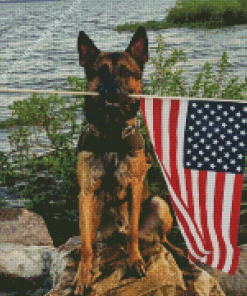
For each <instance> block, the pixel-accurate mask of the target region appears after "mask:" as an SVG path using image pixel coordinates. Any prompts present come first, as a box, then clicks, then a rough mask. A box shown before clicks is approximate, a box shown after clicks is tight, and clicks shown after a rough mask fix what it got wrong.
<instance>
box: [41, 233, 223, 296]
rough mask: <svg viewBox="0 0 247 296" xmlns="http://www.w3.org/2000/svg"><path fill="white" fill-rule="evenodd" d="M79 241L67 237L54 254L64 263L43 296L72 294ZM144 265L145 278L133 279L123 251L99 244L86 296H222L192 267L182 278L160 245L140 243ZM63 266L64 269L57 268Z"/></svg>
mask: <svg viewBox="0 0 247 296" xmlns="http://www.w3.org/2000/svg"><path fill="white" fill-rule="evenodd" d="M79 247H80V238H79V237H74V238H71V239H70V240H69V241H68V242H67V243H65V244H64V245H63V246H61V247H60V248H59V249H58V251H59V252H61V253H62V254H64V255H65V256H64V257H60V258H61V260H62V261H64V263H63V264H62V265H61V264H60V267H59V268H58V269H57V272H56V274H57V276H56V277H54V281H53V283H54V288H53V289H52V290H51V291H50V292H48V293H47V294H46V296H69V295H71V296H72V295H74V294H73V293H74V289H75V287H73V286H72V283H73V280H74V277H75V275H76V271H77V265H78V262H79V260H80V255H79V252H78V249H79ZM140 250H141V253H142V256H143V258H144V259H145V261H146V264H147V270H146V275H145V277H143V278H136V277H134V276H132V275H131V274H130V273H129V270H128V267H127V263H126V259H127V252H126V250H125V249H124V248H123V247H121V246H119V245H118V244H116V245H114V244H110V245H109V244H108V245H106V244H105V245H100V246H98V248H97V255H96V256H95V257H94V262H93V266H94V268H93V275H94V276H93V284H92V285H91V289H89V290H88V291H87V295H88V296H95V295H97V296H129V295H131V296H140V295H142V296H224V295H225V294H224V293H223V291H222V289H221V288H220V286H219V284H218V283H217V281H216V280H215V279H214V278H213V277H212V276H210V275H209V274H208V273H207V272H206V271H203V270H202V269H200V268H199V267H197V266H194V265H193V266H194V267H193V268H192V269H191V270H190V272H188V273H190V276H188V273H187V274H186V276H184V275H185V274H184V273H183V271H181V270H180V269H179V267H178V265H177V264H176V262H175V260H174V258H173V256H172V255H171V253H170V252H168V251H167V250H166V249H165V247H163V246H162V245H161V244H160V243H157V242H155V243H150V242H149V243H148V244H147V243H145V242H140ZM62 266H64V269H62V268H61V267H62Z"/></svg>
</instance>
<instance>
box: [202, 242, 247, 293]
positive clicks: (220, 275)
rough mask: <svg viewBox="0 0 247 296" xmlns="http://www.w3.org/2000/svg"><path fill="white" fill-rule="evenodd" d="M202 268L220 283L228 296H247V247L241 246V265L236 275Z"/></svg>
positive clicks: (206, 267) (205, 267) (210, 268)
mask: <svg viewBox="0 0 247 296" xmlns="http://www.w3.org/2000/svg"><path fill="white" fill-rule="evenodd" d="M202 268H203V269H204V270H206V271H207V272H208V273H209V274H211V275H212V276H213V277H214V278H215V279H216V280H217V281H218V283H219V284H220V286H221V288H222V290H223V291H224V292H225V294H226V296H246V295H247V245H242V246H240V258H239V265H238V269H237V271H236V273H235V274H234V275H229V274H227V273H225V272H222V271H220V270H217V269H215V268H212V267H209V266H206V265H204V266H202Z"/></svg>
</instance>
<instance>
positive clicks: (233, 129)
mask: <svg viewBox="0 0 247 296" xmlns="http://www.w3.org/2000/svg"><path fill="white" fill-rule="evenodd" d="M246 114H247V103H246V104H241V103H234V102H219V101H218V102H213V101H190V102H189V107H188V113H187V119H186V130H185V137H184V167H185V168H188V169H196V170H207V171H215V172H226V173H235V174H243V171H244V163H245V145H246V126H247V125H246V122H247V116H246Z"/></svg>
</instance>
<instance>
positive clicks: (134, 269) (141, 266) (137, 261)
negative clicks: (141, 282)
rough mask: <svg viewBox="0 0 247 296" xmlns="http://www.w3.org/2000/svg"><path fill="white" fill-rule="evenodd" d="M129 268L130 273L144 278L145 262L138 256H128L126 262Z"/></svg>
mask: <svg viewBox="0 0 247 296" xmlns="http://www.w3.org/2000/svg"><path fill="white" fill-rule="evenodd" d="M128 265H129V268H130V269H131V273H134V275H135V276H137V277H143V276H145V273H146V269H145V261H144V260H143V258H142V256H141V255H140V254H137V255H130V256H129V261H128Z"/></svg>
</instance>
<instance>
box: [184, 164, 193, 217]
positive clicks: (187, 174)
mask: <svg viewBox="0 0 247 296" xmlns="http://www.w3.org/2000/svg"><path fill="white" fill-rule="evenodd" d="M184 176H185V182H186V183H185V184H186V191H187V199H188V210H189V213H190V216H191V218H192V219H193V220H194V217H195V211H194V202H193V193H192V178H191V170H190V169H184Z"/></svg>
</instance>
